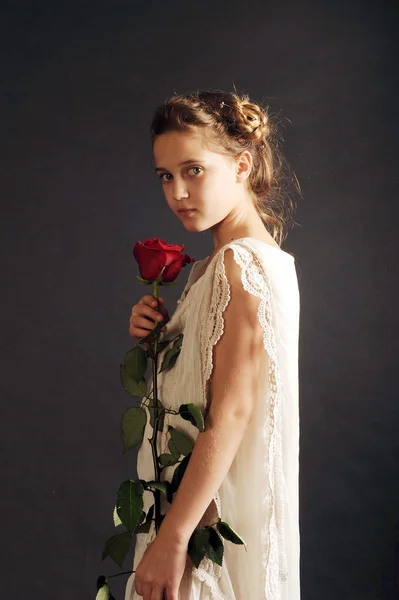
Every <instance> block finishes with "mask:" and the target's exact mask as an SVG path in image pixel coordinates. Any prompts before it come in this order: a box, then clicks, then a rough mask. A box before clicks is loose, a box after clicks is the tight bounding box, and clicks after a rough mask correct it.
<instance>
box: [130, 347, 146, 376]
mask: <svg viewBox="0 0 399 600" xmlns="http://www.w3.org/2000/svg"><path fill="white" fill-rule="evenodd" d="M125 367H126V372H127V374H128V375H129V377H131V379H134V381H140V380H141V379H142V378H143V377H144V375H145V372H146V370H147V357H146V353H145V351H144V350H143V348H140V346H135V347H134V348H133V349H132V350H129V352H128V353H127V354H126V356H125Z"/></svg>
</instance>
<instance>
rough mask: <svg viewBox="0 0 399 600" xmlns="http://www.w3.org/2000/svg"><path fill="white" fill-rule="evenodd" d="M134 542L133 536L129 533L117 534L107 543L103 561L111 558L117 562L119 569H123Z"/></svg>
mask: <svg viewBox="0 0 399 600" xmlns="http://www.w3.org/2000/svg"><path fill="white" fill-rule="evenodd" d="M131 541H132V534H131V533H129V532H128V531H124V532H123V533H117V534H116V535H113V536H112V537H110V538H109V539H108V540H107V541H106V542H105V548H104V550H103V554H102V559H101V560H104V558H106V557H107V556H110V557H111V558H112V560H114V561H115V562H116V564H117V565H118V567H120V568H121V569H122V568H123V561H124V560H125V558H126V555H127V553H128V552H129V548H130V542H131Z"/></svg>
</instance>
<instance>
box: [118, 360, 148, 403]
mask: <svg viewBox="0 0 399 600" xmlns="http://www.w3.org/2000/svg"><path fill="white" fill-rule="evenodd" d="M120 377H121V382H122V385H123V387H124V388H125V390H126V391H127V392H128V393H129V394H130V395H131V396H140V397H141V398H143V397H144V396H145V395H146V394H147V382H146V380H145V379H144V377H143V379H141V380H140V381H135V380H134V379H132V378H131V377H129V375H128V373H127V371H126V367H125V365H120Z"/></svg>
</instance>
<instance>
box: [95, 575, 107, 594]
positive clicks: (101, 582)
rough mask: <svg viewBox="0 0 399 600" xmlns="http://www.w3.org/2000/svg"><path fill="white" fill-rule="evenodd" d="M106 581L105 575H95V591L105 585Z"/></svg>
mask: <svg viewBox="0 0 399 600" xmlns="http://www.w3.org/2000/svg"><path fill="white" fill-rule="evenodd" d="M106 583H107V578H106V577H105V575H99V576H98V577H97V591H98V590H99V589H100V588H102V587H103V585H105V584H106Z"/></svg>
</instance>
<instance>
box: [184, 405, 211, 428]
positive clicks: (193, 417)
mask: <svg viewBox="0 0 399 600" xmlns="http://www.w3.org/2000/svg"><path fill="white" fill-rule="evenodd" d="M179 415H180V416H181V417H182V419H185V420H186V421H190V423H192V424H193V425H195V427H197V429H199V430H200V431H204V429H205V423H204V417H203V415H202V412H201V410H200V408H199V407H198V406H196V405H195V404H192V403H190V404H181V405H180V406H179Z"/></svg>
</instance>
